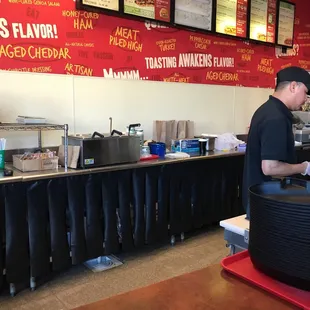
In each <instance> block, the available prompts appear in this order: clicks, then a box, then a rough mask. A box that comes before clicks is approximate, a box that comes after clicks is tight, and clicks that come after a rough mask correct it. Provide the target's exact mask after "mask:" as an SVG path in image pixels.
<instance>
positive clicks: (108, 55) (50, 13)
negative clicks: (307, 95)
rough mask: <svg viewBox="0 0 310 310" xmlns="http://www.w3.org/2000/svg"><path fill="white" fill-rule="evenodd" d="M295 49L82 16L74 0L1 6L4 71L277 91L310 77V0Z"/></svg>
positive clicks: (301, 5) (21, 0)
mask: <svg viewBox="0 0 310 310" xmlns="http://www.w3.org/2000/svg"><path fill="white" fill-rule="evenodd" d="M295 2H296V20H295V24H296V27H295V40H294V43H295V44H294V47H293V49H290V50H288V51H287V54H282V50H281V49H279V48H272V47H267V46H264V45H258V44H249V43H247V42H242V41H238V40H234V39H226V38H223V37H217V36H215V35H203V34H199V33H194V32H189V31H184V30H179V29H175V28H168V27H166V26H162V25H160V24H158V23H156V22H139V21H132V20H127V19H123V18H116V17H111V16H106V15H99V14H96V13H90V12H84V11H76V10H75V2H74V1H73V0H54V1H52V0H1V1H0V70H11V71H27V72H37V73H55V74H73V75H83V76H97V77H105V78H116V79H140V80H153V81H163V82H182V83H200V84H219V85H234V86H245V87H264V88H267V87H273V86H274V83H275V74H276V72H277V71H278V70H279V69H281V68H283V67H285V66H291V65H298V66H302V67H304V68H306V69H309V70H310V30H309V29H310V21H309V18H308V12H309V10H310V3H308V2H309V1H305V0H296V1H295Z"/></svg>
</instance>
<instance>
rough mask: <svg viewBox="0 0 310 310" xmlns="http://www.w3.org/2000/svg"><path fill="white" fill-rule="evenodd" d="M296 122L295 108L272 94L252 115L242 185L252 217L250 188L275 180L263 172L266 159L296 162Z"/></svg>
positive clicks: (244, 200) (245, 206)
mask: <svg viewBox="0 0 310 310" xmlns="http://www.w3.org/2000/svg"><path fill="white" fill-rule="evenodd" d="M292 122H293V114H292V113H291V111H290V110H289V109H288V108H287V107H286V105H284V103H283V102H282V101H280V100H279V99H277V98H275V97H273V96H270V97H269V100H268V101H267V102H265V103H264V104H263V105H262V106H260V107H259V108H258V109H257V110H256V112H255V113H254V115H253V117H252V120H251V124H250V130H249V134H248V141H247V148H246V154H245V162H244V171H243V188H242V191H243V193H242V200H243V207H244V208H245V210H247V214H248V216H249V210H248V188H249V187H250V186H252V185H255V184H260V183H263V182H266V181H270V180H271V177H270V176H266V175H264V174H263V171H262V168H261V165H262V160H278V161H283V162H286V163H290V164H294V163H296V158H295V156H296V154H295V147H294V144H295V141H294V134H293V130H292V124H293V123H292Z"/></svg>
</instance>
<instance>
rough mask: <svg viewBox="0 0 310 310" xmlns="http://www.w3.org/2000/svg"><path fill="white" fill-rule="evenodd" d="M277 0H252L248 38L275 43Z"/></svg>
mask: <svg viewBox="0 0 310 310" xmlns="http://www.w3.org/2000/svg"><path fill="white" fill-rule="evenodd" d="M276 13H277V0H252V1H251V6H250V39H251V40H256V41H260V42H267V43H275V35H276V15H277V14H276Z"/></svg>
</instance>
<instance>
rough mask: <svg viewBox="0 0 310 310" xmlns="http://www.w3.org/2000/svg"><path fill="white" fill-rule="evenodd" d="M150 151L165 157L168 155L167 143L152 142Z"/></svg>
mask: <svg viewBox="0 0 310 310" xmlns="http://www.w3.org/2000/svg"><path fill="white" fill-rule="evenodd" d="M149 147H150V153H151V154H154V155H158V156H159V157H161V158H165V155H166V144H165V143H163V142H156V143H154V142H150V143H149Z"/></svg>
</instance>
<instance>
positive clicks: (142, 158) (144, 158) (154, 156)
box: [140, 154, 159, 161]
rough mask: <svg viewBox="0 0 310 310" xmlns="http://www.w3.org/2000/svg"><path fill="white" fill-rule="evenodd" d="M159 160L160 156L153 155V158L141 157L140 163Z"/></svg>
mask: <svg viewBox="0 0 310 310" xmlns="http://www.w3.org/2000/svg"><path fill="white" fill-rule="evenodd" d="M158 158H159V156H158V155H155V154H152V155H151V156H147V157H141V158H140V161H145V160H154V159H158Z"/></svg>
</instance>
